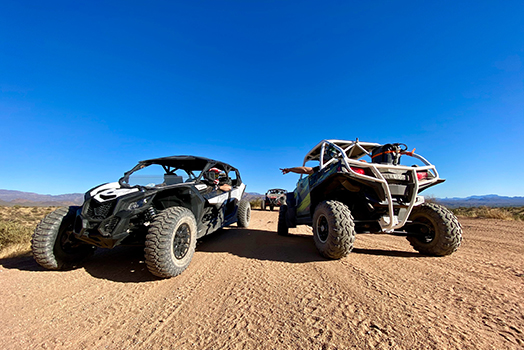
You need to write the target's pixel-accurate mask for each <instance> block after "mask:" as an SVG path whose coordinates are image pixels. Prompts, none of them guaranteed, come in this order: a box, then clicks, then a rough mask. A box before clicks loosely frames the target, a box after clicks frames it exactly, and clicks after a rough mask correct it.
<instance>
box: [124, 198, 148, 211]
mask: <svg viewBox="0 0 524 350" xmlns="http://www.w3.org/2000/svg"><path fill="white" fill-rule="evenodd" d="M150 200H151V197H146V198H142V199H139V200H137V201H136V202H133V203H131V204H129V206H128V207H127V209H128V210H135V209H138V208H142V207H143V206H144V205H146V204H147V203H149V201H150Z"/></svg>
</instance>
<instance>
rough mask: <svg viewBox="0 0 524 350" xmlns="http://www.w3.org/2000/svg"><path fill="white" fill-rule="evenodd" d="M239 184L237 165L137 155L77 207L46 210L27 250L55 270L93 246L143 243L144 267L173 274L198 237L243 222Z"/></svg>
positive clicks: (246, 212) (246, 210)
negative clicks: (115, 177) (116, 176)
mask: <svg viewBox="0 0 524 350" xmlns="http://www.w3.org/2000/svg"><path fill="white" fill-rule="evenodd" d="M245 187H246V185H245V184H244V183H242V180H241V178H240V173H239V172H238V170H237V169H236V168H234V167H232V166H230V165H229V164H226V163H223V162H219V161H216V160H212V159H207V158H202V157H194V156H173V157H165V158H157V159H150V160H144V161H141V162H139V163H138V165H136V166H135V167H134V168H133V169H131V170H130V171H128V172H126V173H125V174H124V176H123V177H122V178H121V179H120V180H119V181H118V182H113V183H107V184H104V185H101V186H98V187H95V188H93V189H91V190H89V191H88V192H87V193H86V194H85V198H84V204H83V205H82V206H81V207H68V208H67V207H64V208H60V209H58V210H56V211H54V212H52V213H50V214H49V215H47V216H46V217H45V218H44V219H43V220H42V221H41V222H40V223H39V224H38V225H37V227H36V229H35V232H34V234H33V239H32V251H33V256H34V258H35V260H36V261H37V262H38V264H40V265H41V266H43V267H45V268H47V269H52V270H62V269H68V268H71V267H73V266H74V265H76V264H78V263H79V262H81V261H82V260H84V259H86V258H87V257H89V256H90V255H92V253H93V252H94V249H96V247H101V248H113V247H115V246H118V245H136V244H144V245H145V261H146V264H147V267H148V269H149V270H150V271H151V273H153V274H154V275H156V276H158V277H165V278H167V277H173V276H177V275H179V274H180V273H182V272H183V271H184V270H185V269H186V268H187V266H188V265H189V263H190V261H191V258H192V257H193V253H194V251H195V246H196V240H197V239H199V238H200V237H202V236H205V235H208V234H210V233H212V232H215V231H216V230H218V229H220V228H222V227H224V226H228V225H231V224H233V223H235V222H236V223H237V225H238V226H239V227H247V226H248V225H249V219H250V215H251V206H250V204H249V202H247V201H245V200H242V199H241V198H242V195H243V194H244V190H245Z"/></svg>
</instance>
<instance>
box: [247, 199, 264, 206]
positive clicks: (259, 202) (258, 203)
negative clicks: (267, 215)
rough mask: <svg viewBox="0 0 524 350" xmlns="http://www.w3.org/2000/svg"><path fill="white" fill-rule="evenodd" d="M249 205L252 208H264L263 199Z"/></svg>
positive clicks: (252, 201) (255, 200)
mask: <svg viewBox="0 0 524 350" xmlns="http://www.w3.org/2000/svg"><path fill="white" fill-rule="evenodd" d="M249 204H251V208H262V200H261V199H253V200H251V201H250V202H249Z"/></svg>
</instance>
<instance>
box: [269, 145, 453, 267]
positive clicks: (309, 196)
mask: <svg viewBox="0 0 524 350" xmlns="http://www.w3.org/2000/svg"><path fill="white" fill-rule="evenodd" d="M367 156H369V157H368V160H367V161H366V160H365V159H364V157H367ZM401 158H402V160H403V161H404V160H411V162H410V164H408V165H402V164H401ZM310 161H313V162H314V163H315V165H317V166H316V167H314V168H313V169H314V170H315V171H314V172H313V173H312V174H310V175H308V176H304V175H302V176H301V177H300V180H299V181H298V183H297V187H296V189H295V191H294V192H291V193H288V195H287V198H286V204H285V205H282V206H281V207H280V213H279V220H278V233H279V234H280V235H287V234H288V229H289V228H290V227H296V226H297V225H310V226H312V227H313V237H314V241H315V245H316V246H317V248H318V250H319V251H320V253H321V254H322V255H323V256H325V257H328V258H332V259H339V258H342V257H344V256H346V255H347V254H348V253H349V252H351V250H352V249H353V243H354V240H355V234H356V233H387V234H393V235H400V236H406V237H407V239H408V241H409V242H410V243H411V245H412V246H413V248H414V249H415V250H417V251H419V252H421V253H423V254H426V255H433V256H442V255H449V254H451V253H453V252H454V251H456V250H457V248H458V247H459V245H460V243H461V240H462V228H461V226H460V224H459V222H458V220H457V218H456V217H455V215H453V213H451V212H450V211H449V210H447V209H446V208H445V207H443V206H441V205H438V204H435V203H425V202H424V197H422V196H419V195H418V194H419V193H420V192H422V191H423V190H425V189H427V188H429V187H431V186H433V185H436V184H439V183H441V182H444V179H441V178H440V177H439V175H438V172H437V170H436V168H435V166H434V165H432V164H431V163H430V162H428V161H427V160H426V159H425V158H423V157H422V156H420V155H418V154H416V153H414V150H413V151H411V152H409V151H408V150H407V147H406V146H405V145H404V144H398V143H397V144H385V145H381V144H378V143H371V142H360V141H358V139H357V140H356V141H343V140H323V141H321V142H320V143H319V144H318V145H316V146H315V147H314V148H313V149H312V150H311V151H310V152H309V153H308V154H307V155H306V157H305V158H304V166H306V165H309V164H310V163H309V162H310ZM316 162H318V163H316ZM413 163H418V164H413Z"/></svg>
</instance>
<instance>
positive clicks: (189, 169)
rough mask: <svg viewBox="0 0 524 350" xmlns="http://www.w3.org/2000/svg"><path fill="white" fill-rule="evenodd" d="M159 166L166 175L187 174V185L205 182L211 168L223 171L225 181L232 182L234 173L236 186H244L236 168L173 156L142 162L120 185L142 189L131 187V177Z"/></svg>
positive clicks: (206, 159)
mask: <svg viewBox="0 0 524 350" xmlns="http://www.w3.org/2000/svg"><path fill="white" fill-rule="evenodd" d="M153 164H157V165H160V166H162V168H164V171H165V175H173V174H175V172H176V171H179V170H182V171H184V172H186V173H187V175H188V180H187V181H186V183H191V182H194V183H200V182H202V181H204V174H205V173H206V172H207V171H208V170H209V169H211V168H218V169H220V170H223V171H224V173H225V174H226V175H225V179H226V180H227V181H230V182H231V178H230V177H229V174H230V173H231V172H234V173H235V175H236V179H235V180H234V184H233V185H235V186H239V185H240V184H242V180H241V178H240V173H239V171H238V169H236V168H235V167H233V166H231V165H229V164H227V163H224V162H219V161H217V160H213V159H209V158H204V157H194V156H171V157H163V158H155V159H148V160H142V161H140V162H138V164H137V165H136V166H135V167H133V168H132V169H131V170H129V171H127V172H125V173H124V176H123V177H121V178H120V180H118V183H119V184H120V186H122V187H127V188H133V187H138V188H142V187H144V186H141V185H135V186H131V185H129V177H130V176H131V175H132V174H133V173H134V172H136V171H138V170H141V169H144V168H146V167H148V166H150V165H153Z"/></svg>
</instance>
